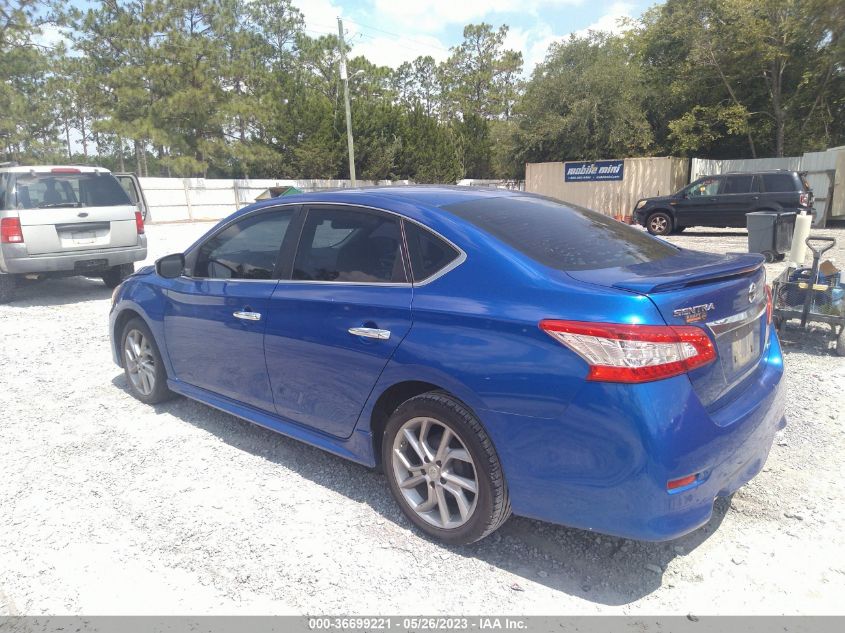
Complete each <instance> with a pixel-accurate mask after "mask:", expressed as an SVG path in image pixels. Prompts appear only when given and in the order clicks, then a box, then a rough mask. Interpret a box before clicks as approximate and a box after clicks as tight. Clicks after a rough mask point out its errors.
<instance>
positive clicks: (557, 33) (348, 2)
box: [293, 0, 655, 74]
mask: <svg viewBox="0 0 845 633" xmlns="http://www.w3.org/2000/svg"><path fill="white" fill-rule="evenodd" d="M654 2H655V0H416V1H415V2H410V1H404V2H403V1H401V0H293V4H294V5H296V6H297V7H298V8H299V9H300V10H301V11H302V13H303V14H304V16H305V22H306V29H308V33H309V35H312V36H318V35H320V34H323V33H335V34H336V33H337V17H338V16H340V17H342V18H343V20H344V30H345V31H346V32H347V34H348V38H349V42H348V43H349V45H350V46H351V47H352V54H353V55H364V56H366V57H367V58H368V59H369V60H370V61H371V62H373V63H375V64H379V65H384V66H392V67H396V66H398V65H399V64H401V63H402V62H404V61H409V60H412V59H414V58H415V57H417V56H419V55H431V56H432V57H434V58H435V59H436V60H437V61H442V60H444V59H446V57H448V55H449V48H450V47H451V46H455V45H457V44H459V43H460V42H461V40H462V31H463V27H464V26H465V25H467V24H471V23H472V24H477V23H479V22H487V23H488V24H492V25H493V26H494V27H497V28H498V27H499V26H500V25H501V24H507V25H508V26H509V27H510V30H509V33H508V37H507V40H506V42H505V44H506V47H507V48H510V49H514V50H517V51H521V52H522V56H523V59H524V61H525V72H526V74H530V72H531V70H532V69H533V68H534V66H535V65H536V64H537V63H539V62H542V61H543V58H544V57H545V54H546V50H547V49H548V48H549V45H550V44H551V43H552V42H554V41H558V40H560V39H562V38H566V37H568V36H569V34H570V33H575V34H584V33H586V32H587V31H588V30H590V29H592V30H603V31H615V32H618V31H619V30H620V25H619V24H618V20H619V18H622V17H626V16H627V17H638V16H639V15H640V14H642V12H643V11H644V10H645V9H646V8H648V7H649V6H651V5H652V4H654Z"/></svg>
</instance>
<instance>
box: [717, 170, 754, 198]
mask: <svg viewBox="0 0 845 633" xmlns="http://www.w3.org/2000/svg"><path fill="white" fill-rule="evenodd" d="M722 183H723V184H722V194H723V195H730V194H736V193H751V191H752V186H753V184H754V176H751V175H749V176H727V177H726V178H724V179H722Z"/></svg>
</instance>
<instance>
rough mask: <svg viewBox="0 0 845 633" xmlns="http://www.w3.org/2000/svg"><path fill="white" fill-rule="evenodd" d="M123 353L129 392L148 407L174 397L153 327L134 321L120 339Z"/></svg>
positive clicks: (130, 322)
mask: <svg viewBox="0 0 845 633" xmlns="http://www.w3.org/2000/svg"><path fill="white" fill-rule="evenodd" d="M120 353H121V355H122V357H123V371H124V373H125V374H126V384H127V385H128V387H129V393H131V394H132V395H133V396H134V397H135V398H137V399H138V400H140V401H141V402H144V403H146V404H157V403H159V402H162V401H164V400H167V399H168V398H171V397H172V396H173V392H172V391H170V389H168V388H167V372H166V371H165V369H164V363H163V362H162V360H161V354H160V353H159V351H158V346H157V345H156V342H155V339H154V338H153V335H152V332H150V328H148V327H147V324H146V323H144V322H143V321H142V320H141V319H140V318H134V319H131V320H130V321H129V322H128V323H127V324H126V327H124V328H123V334H122V336H121V337H120Z"/></svg>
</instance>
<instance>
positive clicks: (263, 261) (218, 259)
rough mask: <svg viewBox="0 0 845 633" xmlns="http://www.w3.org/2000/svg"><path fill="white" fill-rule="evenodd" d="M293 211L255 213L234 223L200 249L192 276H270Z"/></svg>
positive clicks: (270, 277)
mask: <svg viewBox="0 0 845 633" xmlns="http://www.w3.org/2000/svg"><path fill="white" fill-rule="evenodd" d="M292 217H293V210H283V211H271V212H267V213H258V214H256V215H252V216H249V217H246V218H244V219H242V220H239V221H237V222H235V223H234V224H232V225H230V226H229V227H227V228H226V229H224V230H223V231H221V232H220V233H218V234H216V235H215V236H213V237H211V238H209V239H208V240H207V241H206V242H205V243H204V244H203V245H202V246H200V248H199V253H198V255H197V260H196V264H195V265H194V272H193V276H194V277H205V278H211V279H273V278H274V274H275V268H276V261H277V260H278V258H279V251H280V249H281V247H282V240H283V239H284V238H285V233H286V232H287V229H288V226H289V225H290V221H291V218H292Z"/></svg>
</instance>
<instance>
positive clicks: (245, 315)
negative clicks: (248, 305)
mask: <svg viewBox="0 0 845 633" xmlns="http://www.w3.org/2000/svg"><path fill="white" fill-rule="evenodd" d="M232 316H233V317H235V318H236V319H240V320H241V321H260V320H261V313H260V312H249V311H247V310H238V311H236V312H232Z"/></svg>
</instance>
